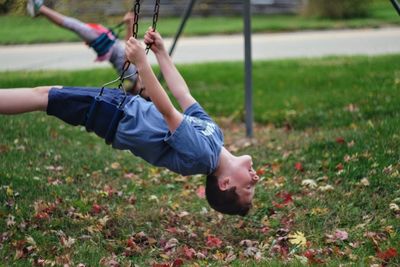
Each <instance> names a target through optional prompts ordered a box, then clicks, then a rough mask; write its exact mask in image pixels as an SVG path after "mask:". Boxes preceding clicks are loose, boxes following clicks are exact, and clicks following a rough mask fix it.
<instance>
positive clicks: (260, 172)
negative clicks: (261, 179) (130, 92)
mask: <svg viewBox="0 0 400 267" xmlns="http://www.w3.org/2000/svg"><path fill="white" fill-rule="evenodd" d="M256 173H257V175H258V176H261V175H264V174H265V169H264V168H260V169H258V170H257V172H256Z"/></svg>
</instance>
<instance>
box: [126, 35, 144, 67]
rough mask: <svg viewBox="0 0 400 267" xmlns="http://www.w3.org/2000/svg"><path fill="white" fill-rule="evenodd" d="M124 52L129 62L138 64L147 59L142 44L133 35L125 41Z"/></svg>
mask: <svg viewBox="0 0 400 267" xmlns="http://www.w3.org/2000/svg"><path fill="white" fill-rule="evenodd" d="M125 54H126V58H127V59H128V60H129V61H130V62H132V63H134V64H135V65H138V66H139V65H141V64H143V63H145V62H146V60H147V57H146V52H145V50H144V46H143V44H142V43H141V42H139V41H138V40H136V39H135V38H133V37H131V38H129V40H128V41H127V42H126V46H125Z"/></svg>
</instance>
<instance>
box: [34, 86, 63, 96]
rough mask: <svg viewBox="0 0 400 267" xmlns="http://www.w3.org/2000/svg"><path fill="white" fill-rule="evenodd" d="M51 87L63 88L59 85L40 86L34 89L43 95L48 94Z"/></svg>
mask: <svg viewBox="0 0 400 267" xmlns="http://www.w3.org/2000/svg"><path fill="white" fill-rule="evenodd" d="M51 88H61V87H59V86H38V87H35V88H33V89H34V92H36V93H37V94H38V95H40V96H43V95H48V94H49V91H50V89H51Z"/></svg>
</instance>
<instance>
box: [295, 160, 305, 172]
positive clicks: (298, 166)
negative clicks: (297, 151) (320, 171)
mask: <svg viewBox="0 0 400 267" xmlns="http://www.w3.org/2000/svg"><path fill="white" fill-rule="evenodd" d="M294 168H295V169H296V170H297V171H299V172H302V171H304V168H303V164H301V162H296V163H295V164H294Z"/></svg>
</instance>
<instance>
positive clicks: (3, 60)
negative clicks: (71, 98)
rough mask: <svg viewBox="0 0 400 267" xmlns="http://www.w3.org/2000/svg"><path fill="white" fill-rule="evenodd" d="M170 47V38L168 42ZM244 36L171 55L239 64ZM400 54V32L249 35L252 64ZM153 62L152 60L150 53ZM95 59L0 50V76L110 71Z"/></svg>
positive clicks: (58, 47)
mask: <svg viewBox="0 0 400 267" xmlns="http://www.w3.org/2000/svg"><path fill="white" fill-rule="evenodd" d="M165 41H166V45H167V47H169V45H170V44H171V41H172V40H171V39H166V40H165ZM243 43H244V41H243V36H242V35H229V36H206V37H190V38H182V39H180V40H179V42H178V45H177V46H176V50H175V51H176V52H175V53H174V54H173V58H174V61H175V63H178V64H187V63H201V62H212V61H238V60H239V61H240V60H243V57H244V50H243ZM390 53H400V28H398V27H396V28H380V29H361V30H360V29H358V30H329V31H307V32H294V33H266V34H253V35H252V57H253V60H268V59H282V58H300V57H321V56H327V55H379V54H390ZM149 57H150V61H151V63H155V58H154V56H153V55H151V53H149ZM94 58H95V54H94V52H93V51H92V50H91V49H90V48H88V47H87V46H86V45H84V44H83V43H61V44H37V45H17V46H0V71H7V70H46V69H64V70H71V69H88V68H95V67H108V66H109V64H108V63H106V62H103V63H98V62H94Z"/></svg>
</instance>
